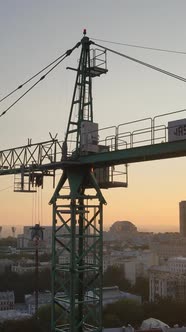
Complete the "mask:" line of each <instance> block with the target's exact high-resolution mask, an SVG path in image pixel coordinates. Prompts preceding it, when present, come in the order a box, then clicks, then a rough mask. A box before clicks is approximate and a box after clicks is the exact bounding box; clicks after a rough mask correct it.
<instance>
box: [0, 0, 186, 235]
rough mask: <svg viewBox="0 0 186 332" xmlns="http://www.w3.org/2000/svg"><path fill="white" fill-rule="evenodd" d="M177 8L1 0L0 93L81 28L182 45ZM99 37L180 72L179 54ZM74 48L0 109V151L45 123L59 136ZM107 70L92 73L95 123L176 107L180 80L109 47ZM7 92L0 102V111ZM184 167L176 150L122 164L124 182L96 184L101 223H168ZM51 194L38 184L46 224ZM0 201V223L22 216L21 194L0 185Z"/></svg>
mask: <svg viewBox="0 0 186 332" xmlns="http://www.w3.org/2000/svg"><path fill="white" fill-rule="evenodd" d="M185 12H186V2H185V1H184V0H164V1H162V0H141V1H139V0H126V1H125V0H120V1H119V0H115V1H114V0H112V1H111V0H101V1H98V0H94V1H84V0H79V1H75V0H74V1H72V0H68V1H67V0H60V1H59V0H58V1H57V0H52V1H48V0H37V1H36V0H32V1H28V0H15V1H13V0H6V1H1V2H0V31H1V35H0V44H1V53H0V97H3V96H4V95H5V94H6V93H7V92H9V91H11V90H12V89H14V88H15V87H17V86H18V85H19V84H20V83H22V82H24V81H25V80H26V79H27V78H29V77H30V76H31V75H33V74H35V72H37V71H38V70H40V69H41V68H42V67H44V66H45V65H47V64H48V63H49V62H50V61H51V60H53V59H55V58H56V57H57V56H58V55H60V54H61V53H64V51H66V50H67V49H69V48H71V47H73V46H74V45H75V44H76V43H77V42H78V41H79V40H80V39H81V38H82V31H83V28H86V29H87V34H88V36H89V37H90V38H98V39H103V40H110V41H115V42H121V43H129V44H138V45H145V46H149V47H157V48H164V49H173V50H182V51H186V45H185V40H186V38H185V37H186V21H185ZM105 45H107V46H108V47H111V48H114V49H116V50H118V51H120V52H124V53H126V54H128V55H130V56H133V57H137V58H139V59H141V60H142V61H146V62H149V63H151V64H154V65H156V66H159V67H162V68H164V69H166V70H169V71H172V72H174V73H176V74H179V75H181V76H186V70H185V68H186V55H176V54H171V53H161V52H155V51H147V50H142V49H135V48H129V47H124V46H119V45H111V44H106V43H105ZM78 56H79V53H78V51H75V52H74V54H73V55H72V56H71V57H70V58H69V59H68V60H67V61H66V62H65V63H63V64H62V65H61V66H60V67H58V68H57V69H56V70H55V71H54V72H53V73H52V74H51V75H50V76H49V77H48V78H47V79H46V80H44V81H43V82H42V83H41V84H39V86H38V87H36V88H35V89H34V90H33V91H32V92H31V93H30V94H29V95H27V96H26V97H25V98H24V100H22V101H21V102H20V103H19V104H17V105H16V106H15V107H14V108H13V109H12V110H11V111H9V112H8V113H7V114H6V115H5V116H4V117H1V118H0V133H1V140H0V142H1V143H0V150H2V149H5V148H10V147H14V146H19V145H23V144H26V142H27V139H28V138H32V140H33V142H39V141H42V140H46V139H48V138H49V135H48V133H49V131H50V132H52V133H53V134H55V133H58V135H59V138H60V139H63V137H64V134H65V130H66V124H67V119H68V114H69V107H70V101H71V95H72V89H73V84H74V73H72V72H69V71H67V70H66V66H69V65H73V66H76V65H77V60H78ZM108 69H109V72H108V74H107V75H106V76H104V77H101V78H100V79H95V81H94V101H95V107H94V112H95V113H94V114H95V121H97V122H99V126H100V128H101V127H105V126H110V125H113V124H115V125H118V124H119V123H124V122H126V121H132V120H135V119H140V118H143V117H153V116H155V115H157V114H162V113H167V112H172V111H175V110H178V109H182V108H186V98H185V88H186V85H185V83H183V82H180V81H176V80H174V79H171V78H169V77H166V76H163V75H161V74H160V73H157V72H154V71H151V70H150V69H147V68H144V67H141V66H139V65H138V64H135V63H132V62H129V61H128V60H125V59H123V58H119V57H117V56H115V55H112V54H108ZM15 97H17V95H16V96H15ZM13 100H14V98H12V99H10V100H8V102H5V103H4V104H3V103H1V104H0V105H1V108H0V112H2V111H3V110H4V108H6V107H7V106H8V105H9V102H11V101H13ZM185 166H186V161H185V158H180V159H175V160H169V161H156V162H149V163H142V164H136V165H131V166H130V168H129V188H128V189H122V190H119V189H114V190H112V191H106V192H104V195H105V197H106V199H107V201H108V207H106V208H105V225H108V224H111V223H112V222H114V221H115V220H125V219H128V220H131V221H132V222H134V223H135V224H136V225H137V227H139V228H141V227H144V228H145V229H148V230H152V229H154V230H157V229H158V228H159V229H161V230H163V229H164V230H177V229H178V202H179V201H180V200H184V199H186V192H185V182H186V179H185ZM0 180H1V181H0V190H2V189H4V188H6V187H9V186H11V185H13V178H12V177H6V178H5V177H3V178H1V179H0ZM51 194H52V188H51V186H50V189H48V186H47V188H46V189H44V193H43V207H44V212H43V213H44V219H45V220H44V221H43V223H47V224H50V220H51V210H50V208H49V207H48V206H47V203H48V200H49V198H50V196H51ZM118 197H119V199H118ZM0 200H1V223H2V224H4V223H8V224H14V223H15V224H20V223H25V224H29V223H30V220H31V217H30V214H31V211H32V208H31V204H32V203H31V201H32V198H31V197H30V196H26V195H24V196H23V195H22V194H15V193H12V188H10V189H8V190H5V191H0ZM23 206H28V210H27V211H25V209H23ZM45 207H46V208H45Z"/></svg>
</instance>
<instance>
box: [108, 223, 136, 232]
mask: <svg viewBox="0 0 186 332" xmlns="http://www.w3.org/2000/svg"><path fill="white" fill-rule="evenodd" d="M110 232H112V233H115V234H121V233H125V234H126V233H134V232H137V227H136V226H135V225H134V224H133V223H132V222H130V221H127V220H126V221H116V222H115V223H114V224H113V225H112V226H111V227H110Z"/></svg>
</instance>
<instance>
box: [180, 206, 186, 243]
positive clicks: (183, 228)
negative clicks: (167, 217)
mask: <svg viewBox="0 0 186 332" xmlns="http://www.w3.org/2000/svg"><path fill="white" fill-rule="evenodd" d="M179 208H180V234H181V236H185V237H186V201H181V202H180V203H179Z"/></svg>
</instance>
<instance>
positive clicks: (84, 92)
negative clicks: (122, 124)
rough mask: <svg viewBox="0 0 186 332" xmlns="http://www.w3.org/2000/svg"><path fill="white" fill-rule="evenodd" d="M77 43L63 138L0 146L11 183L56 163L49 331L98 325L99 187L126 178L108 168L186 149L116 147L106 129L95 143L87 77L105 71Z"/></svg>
mask: <svg viewBox="0 0 186 332" xmlns="http://www.w3.org/2000/svg"><path fill="white" fill-rule="evenodd" d="M79 44H81V54H80V60H79V65H78V68H77V69H75V70H76V71H77V74H76V81H75V88H74V92H73V98H72V104H71V109H70V116H69V121H68V126H67V132H66V136H65V140H64V142H63V144H61V143H60V142H58V140H57V139H56V138H54V139H51V140H50V141H47V142H42V143H38V144H31V142H29V144H28V145H27V146H22V147H19V148H14V149H10V150H4V151H0V175H6V174H14V175H15V178H16V179H17V176H18V175H19V179H17V180H16V181H15V190H16V191H21V192H24V191H28V192H31V191H32V190H35V187H37V186H40V185H42V184H43V177H44V176H52V177H53V178H54V177H55V170H56V169H62V171H63V172H62V176H61V178H60V180H59V182H58V184H57V186H56V188H55V191H54V194H53V196H52V198H51V201H50V204H52V205H53V231H52V233H53V234H52V331H53V332H54V331H56V332H57V331H58V332H62V331H71V332H83V331H101V330H102V272H103V271H102V270H103V263H102V255H103V251H102V241H103V239H102V236H103V205H104V204H106V201H105V199H104V197H103V194H102V192H101V189H100V188H111V187H126V186H127V180H126V181H124V182H123V183H122V182H114V181H113V179H112V180H110V177H109V172H110V171H111V170H112V169H111V168H112V167H113V166H115V165H122V164H124V165H127V164H128V163H133V162H140V161H147V160H156V159H164V158H173V157H178V156H185V155H186V144H185V140H181V141H176V142H171V143H169V142H164V143H163V144H162V143H159V144H154V140H153V139H152V140H151V142H150V143H149V144H147V145H144V146H143V145H142V146H139V147H135V148H134V147H132V146H125V148H119V147H118V146H119V145H118V137H119V136H118V135H117V134H116V135H115V136H114V137H112V140H114V148H112V150H110V149H109V147H108V146H107V145H104V144H103V143H100V141H99V138H98V125H97V124H96V123H94V121H93V103H92V78H93V77H96V76H100V75H101V74H105V73H106V72H107V69H106V67H104V66H100V65H97V63H96V60H97V55H96V53H95V51H94V52H93V58H92V59H91V56H90V53H91V50H90V47H91V45H92V44H93V43H92V42H91V41H90V40H89V38H88V37H87V36H86V34H85V33H84V37H83V38H82V40H81V43H79ZM98 52H99V51H98ZM101 55H103V56H104V55H105V53H104V52H102V53H101ZM98 61H99V59H98ZM101 64H105V60H101ZM71 69H72V68H71ZM151 129H154V128H151ZM122 137H123V136H122ZM112 146H113V144H112ZM126 147H127V148H126ZM126 174H127V171H126ZM56 309H58V310H57V312H58V315H56Z"/></svg>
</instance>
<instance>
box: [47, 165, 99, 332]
mask: <svg viewBox="0 0 186 332" xmlns="http://www.w3.org/2000/svg"><path fill="white" fill-rule="evenodd" d="M65 172H66V171H65ZM64 179H66V181H68V183H69V190H68V193H66V192H65V185H66V181H64ZM90 182H91V183H92V171H91V170H90V169H89V168H88V167H84V168H82V167H81V168H77V169H76V172H74V169H68V172H67V174H65V175H63V176H62V180H61V184H62V186H61V187H58V190H57V191H56V192H55V202H53V241H52V243H53V248H52V251H53V257H52V280H53V287H52V292H53V305H52V306H53V309H52V331H58V332H59V331H60V332H62V331H71V332H75V331H77V332H82V331H93V332H94V331H102V268H103V267H102V249H103V248H102V246H103V244H102V243H103V203H105V200H104V198H103V196H102V194H101V192H100V191H99V190H98V186H97V185H96V183H95V186H94V187H93V186H92V187H93V190H94V193H91V199H89V193H86V191H87V189H86V187H87V184H88V183H90ZM74 183H75V185H74ZM63 191H64V194H63ZM58 315H59V316H58Z"/></svg>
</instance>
